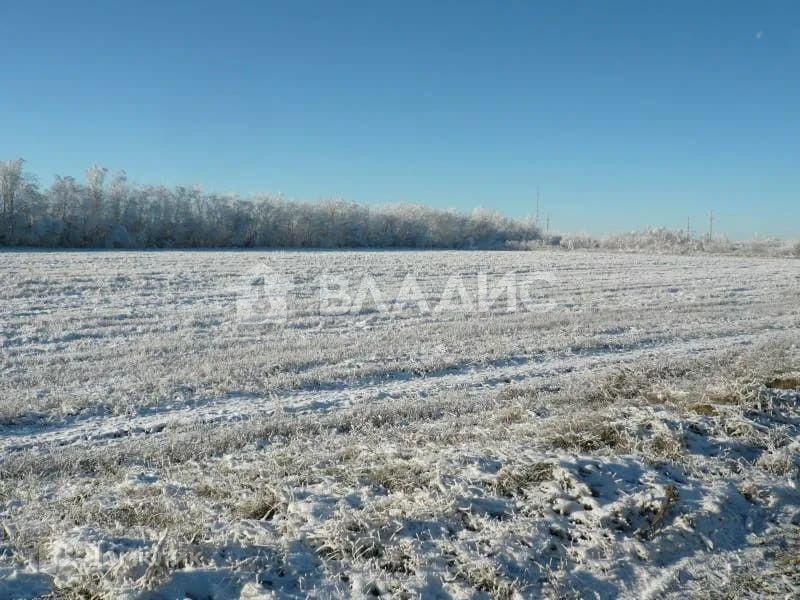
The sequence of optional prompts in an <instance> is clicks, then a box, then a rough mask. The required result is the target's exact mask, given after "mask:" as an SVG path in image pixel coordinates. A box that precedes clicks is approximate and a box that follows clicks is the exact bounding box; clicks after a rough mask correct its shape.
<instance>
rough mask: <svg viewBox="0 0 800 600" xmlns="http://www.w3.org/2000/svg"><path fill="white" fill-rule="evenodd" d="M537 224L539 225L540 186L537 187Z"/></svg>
mask: <svg viewBox="0 0 800 600" xmlns="http://www.w3.org/2000/svg"><path fill="white" fill-rule="evenodd" d="M536 224H537V225H538V224H539V186H538V185H537V186H536Z"/></svg>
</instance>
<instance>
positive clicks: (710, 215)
mask: <svg viewBox="0 0 800 600" xmlns="http://www.w3.org/2000/svg"><path fill="white" fill-rule="evenodd" d="M713 236H714V211H713V210H712V211H710V212H709V213H708V241H709V242H710V241H711V238H712V237H713Z"/></svg>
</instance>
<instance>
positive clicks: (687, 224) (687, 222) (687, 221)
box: [686, 217, 692, 239]
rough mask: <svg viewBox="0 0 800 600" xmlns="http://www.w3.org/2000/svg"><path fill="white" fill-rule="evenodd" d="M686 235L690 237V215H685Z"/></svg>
mask: <svg viewBox="0 0 800 600" xmlns="http://www.w3.org/2000/svg"><path fill="white" fill-rule="evenodd" d="M686 237H687V238H688V239H692V217H686Z"/></svg>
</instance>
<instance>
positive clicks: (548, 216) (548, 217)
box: [544, 213, 550, 233]
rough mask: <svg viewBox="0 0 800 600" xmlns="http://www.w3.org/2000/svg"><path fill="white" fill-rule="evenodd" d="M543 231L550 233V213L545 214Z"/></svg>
mask: <svg viewBox="0 0 800 600" xmlns="http://www.w3.org/2000/svg"><path fill="white" fill-rule="evenodd" d="M544 231H545V233H550V214H549V213H548V215H547V229H545V230H544Z"/></svg>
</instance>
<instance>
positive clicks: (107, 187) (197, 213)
mask: <svg viewBox="0 0 800 600" xmlns="http://www.w3.org/2000/svg"><path fill="white" fill-rule="evenodd" d="M0 164H2V174H3V177H4V179H0V182H3V183H2V185H3V187H0V193H2V198H3V208H4V222H5V223H11V222H16V223H19V224H24V225H25V226H24V227H22V226H20V227H19V228H18V229H19V230H18V231H16V232H15V235H14V236H10V235H6V236H5V243H20V244H29V245H42V246H62V247H111V248H143V247H152V248H210V247H241V248H250V247H273V248H346V247H347V248H361V247H382V248H470V247H501V246H503V245H505V244H506V243H507V242H509V241H518V242H524V241H529V240H536V239H540V237H541V236H540V233H539V230H538V228H537V227H536V225H535V223H534V222H533V221H523V220H513V219H508V218H506V217H502V216H500V215H498V214H496V213H493V212H490V211H485V210H481V211H476V212H475V213H473V214H470V215H465V214H461V213H457V212H454V211H443V210H434V209H431V208H426V207H423V206H416V205H408V204H404V205H394V206H385V207H369V206H362V205H358V204H354V203H352V202H346V201H343V200H334V199H330V200H325V201H322V202H318V203H308V202H294V201H289V200H286V199H284V198H282V197H280V196H268V195H255V196H251V197H249V198H241V197H238V196H234V195H221V194H213V193H205V192H203V191H202V190H201V189H199V188H196V187H183V186H179V187H175V188H168V187H165V186H155V185H150V186H140V185H136V184H134V183H132V182H130V181H129V180H128V178H127V177H126V175H125V173H124V171H123V172H119V173H116V174H115V175H114V176H113V177H112V178H111V180H110V181H109V182H108V183H107V178H108V170H107V169H105V168H102V167H98V166H93V167H90V168H89V169H88V170H87V171H86V184H85V185H84V184H81V183H80V182H78V181H77V180H75V179H74V178H72V177H61V176H56V178H55V181H54V182H53V184H52V185H51V186H50V188H49V189H48V190H47V191H45V192H44V193H42V192H39V191H38V188H36V187H35V186H33V185H29V184H28V183H27V182H25V181H24V178H23V177H22V174H21V164H22V162H21V161H10V162H8V163H0ZM17 196H19V197H20V198H22V199H23V200H24V202H22V203H21V204H20V205H19V206H18V207H17V206H16V205H15V203H14V198H15V197H17ZM10 213H13V214H14V219H11V218H10V217H9V216H8V215H9V214H10Z"/></svg>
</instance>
